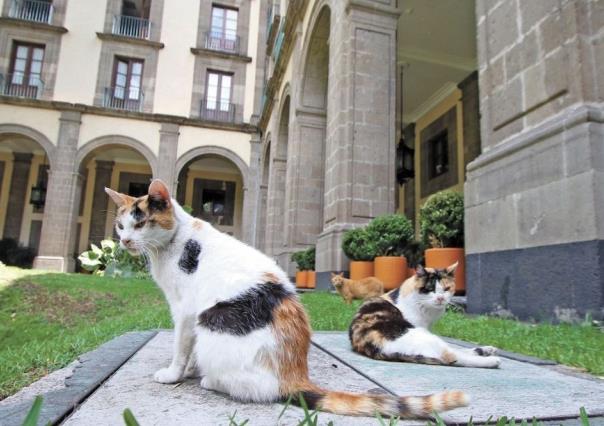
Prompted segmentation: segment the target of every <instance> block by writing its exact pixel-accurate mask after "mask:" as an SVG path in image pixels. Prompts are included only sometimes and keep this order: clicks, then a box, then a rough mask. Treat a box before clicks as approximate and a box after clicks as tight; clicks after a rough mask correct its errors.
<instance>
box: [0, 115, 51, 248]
mask: <svg viewBox="0 0 604 426" xmlns="http://www.w3.org/2000/svg"><path fill="white" fill-rule="evenodd" d="M53 155H54V146H53V145H52V144H51V143H50V141H49V140H48V139H46V138H45V137H44V136H43V135H41V134H39V133H38V132H36V131H34V130H32V129H28V128H22V126H2V127H1V128H0V240H4V239H11V240H14V241H16V242H17V243H18V244H20V245H22V246H24V247H30V248H31V249H32V250H33V252H34V253H35V254H37V253H38V249H39V245H40V236H41V231H42V223H43V221H44V205H45V197H46V188H47V187H48V176H49V170H50V168H51V164H52V162H53V161H54V158H53Z"/></svg>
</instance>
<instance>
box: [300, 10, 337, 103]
mask: <svg viewBox="0 0 604 426" xmlns="http://www.w3.org/2000/svg"><path fill="white" fill-rule="evenodd" d="M331 27H332V25H331V8H330V6H329V2H328V1H327V0H324V1H319V2H317V4H316V5H315V7H314V9H313V11H312V13H311V18H310V25H309V26H308V28H310V30H309V31H308V32H307V33H306V35H305V39H304V44H303V48H302V56H301V57H302V61H303V62H302V64H303V68H302V75H301V82H300V83H301V84H300V85H299V92H298V99H299V104H300V106H301V107H306V108H316V109H319V110H323V111H326V110H327V91H328V76H329V43H328V40H329V36H330V31H331Z"/></svg>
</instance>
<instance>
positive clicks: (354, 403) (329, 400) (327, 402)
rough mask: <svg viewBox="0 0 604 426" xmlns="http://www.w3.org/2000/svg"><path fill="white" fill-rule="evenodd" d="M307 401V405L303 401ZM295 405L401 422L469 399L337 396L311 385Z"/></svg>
mask: <svg viewBox="0 0 604 426" xmlns="http://www.w3.org/2000/svg"><path fill="white" fill-rule="evenodd" d="M302 398H303V399H304V402H302V401H301V399H302ZM291 402H292V403H295V404H296V405H301V404H306V406H307V407H308V409H309V410H319V411H327V412H330V413H334V414H342V415H347V416H371V417H373V416H375V415H376V414H378V413H379V414H380V415H382V416H388V417H399V418H405V419H409V418H428V417H430V416H432V415H433V414H434V413H435V412H436V413H438V412H442V411H447V410H452V409H454V408H458V407H465V406H467V405H468V403H469V398H468V397H467V396H466V394H465V393H463V392H461V391H448V392H442V393H436V394H433V395H425V396H401V397H396V396H392V395H370V394H354V393H347V392H333V391H328V390H324V389H321V388H319V387H317V386H315V385H313V384H310V383H309V384H308V386H305V389H303V390H300V391H299V392H298V393H297V394H295V393H294V394H293V395H292V398H291Z"/></svg>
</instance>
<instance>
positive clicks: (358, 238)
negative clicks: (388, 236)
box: [342, 228, 377, 261]
mask: <svg viewBox="0 0 604 426" xmlns="http://www.w3.org/2000/svg"><path fill="white" fill-rule="evenodd" d="M342 251H344V254H345V255H346V257H348V258H349V259H350V260H360V261H363V260H366V261H367V260H373V259H374V258H375V253H376V251H377V248H376V246H375V243H374V242H373V241H372V240H371V238H370V236H369V233H368V232H367V229H366V228H355V229H351V230H349V231H346V232H345V233H344V238H343V239H342Z"/></svg>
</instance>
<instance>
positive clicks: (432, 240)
mask: <svg viewBox="0 0 604 426" xmlns="http://www.w3.org/2000/svg"><path fill="white" fill-rule="evenodd" d="M419 214H420V232H421V237H422V242H423V243H424V244H425V245H426V246H427V247H463V246H464V238H463V235H464V224H463V215H464V207H463V194H460V193H459V192H455V191H450V190H448V191H441V192H437V193H436V194H434V195H432V196H430V198H428V200H427V201H426V203H425V204H424V205H423V206H422V207H421V208H420V212H419Z"/></svg>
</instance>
